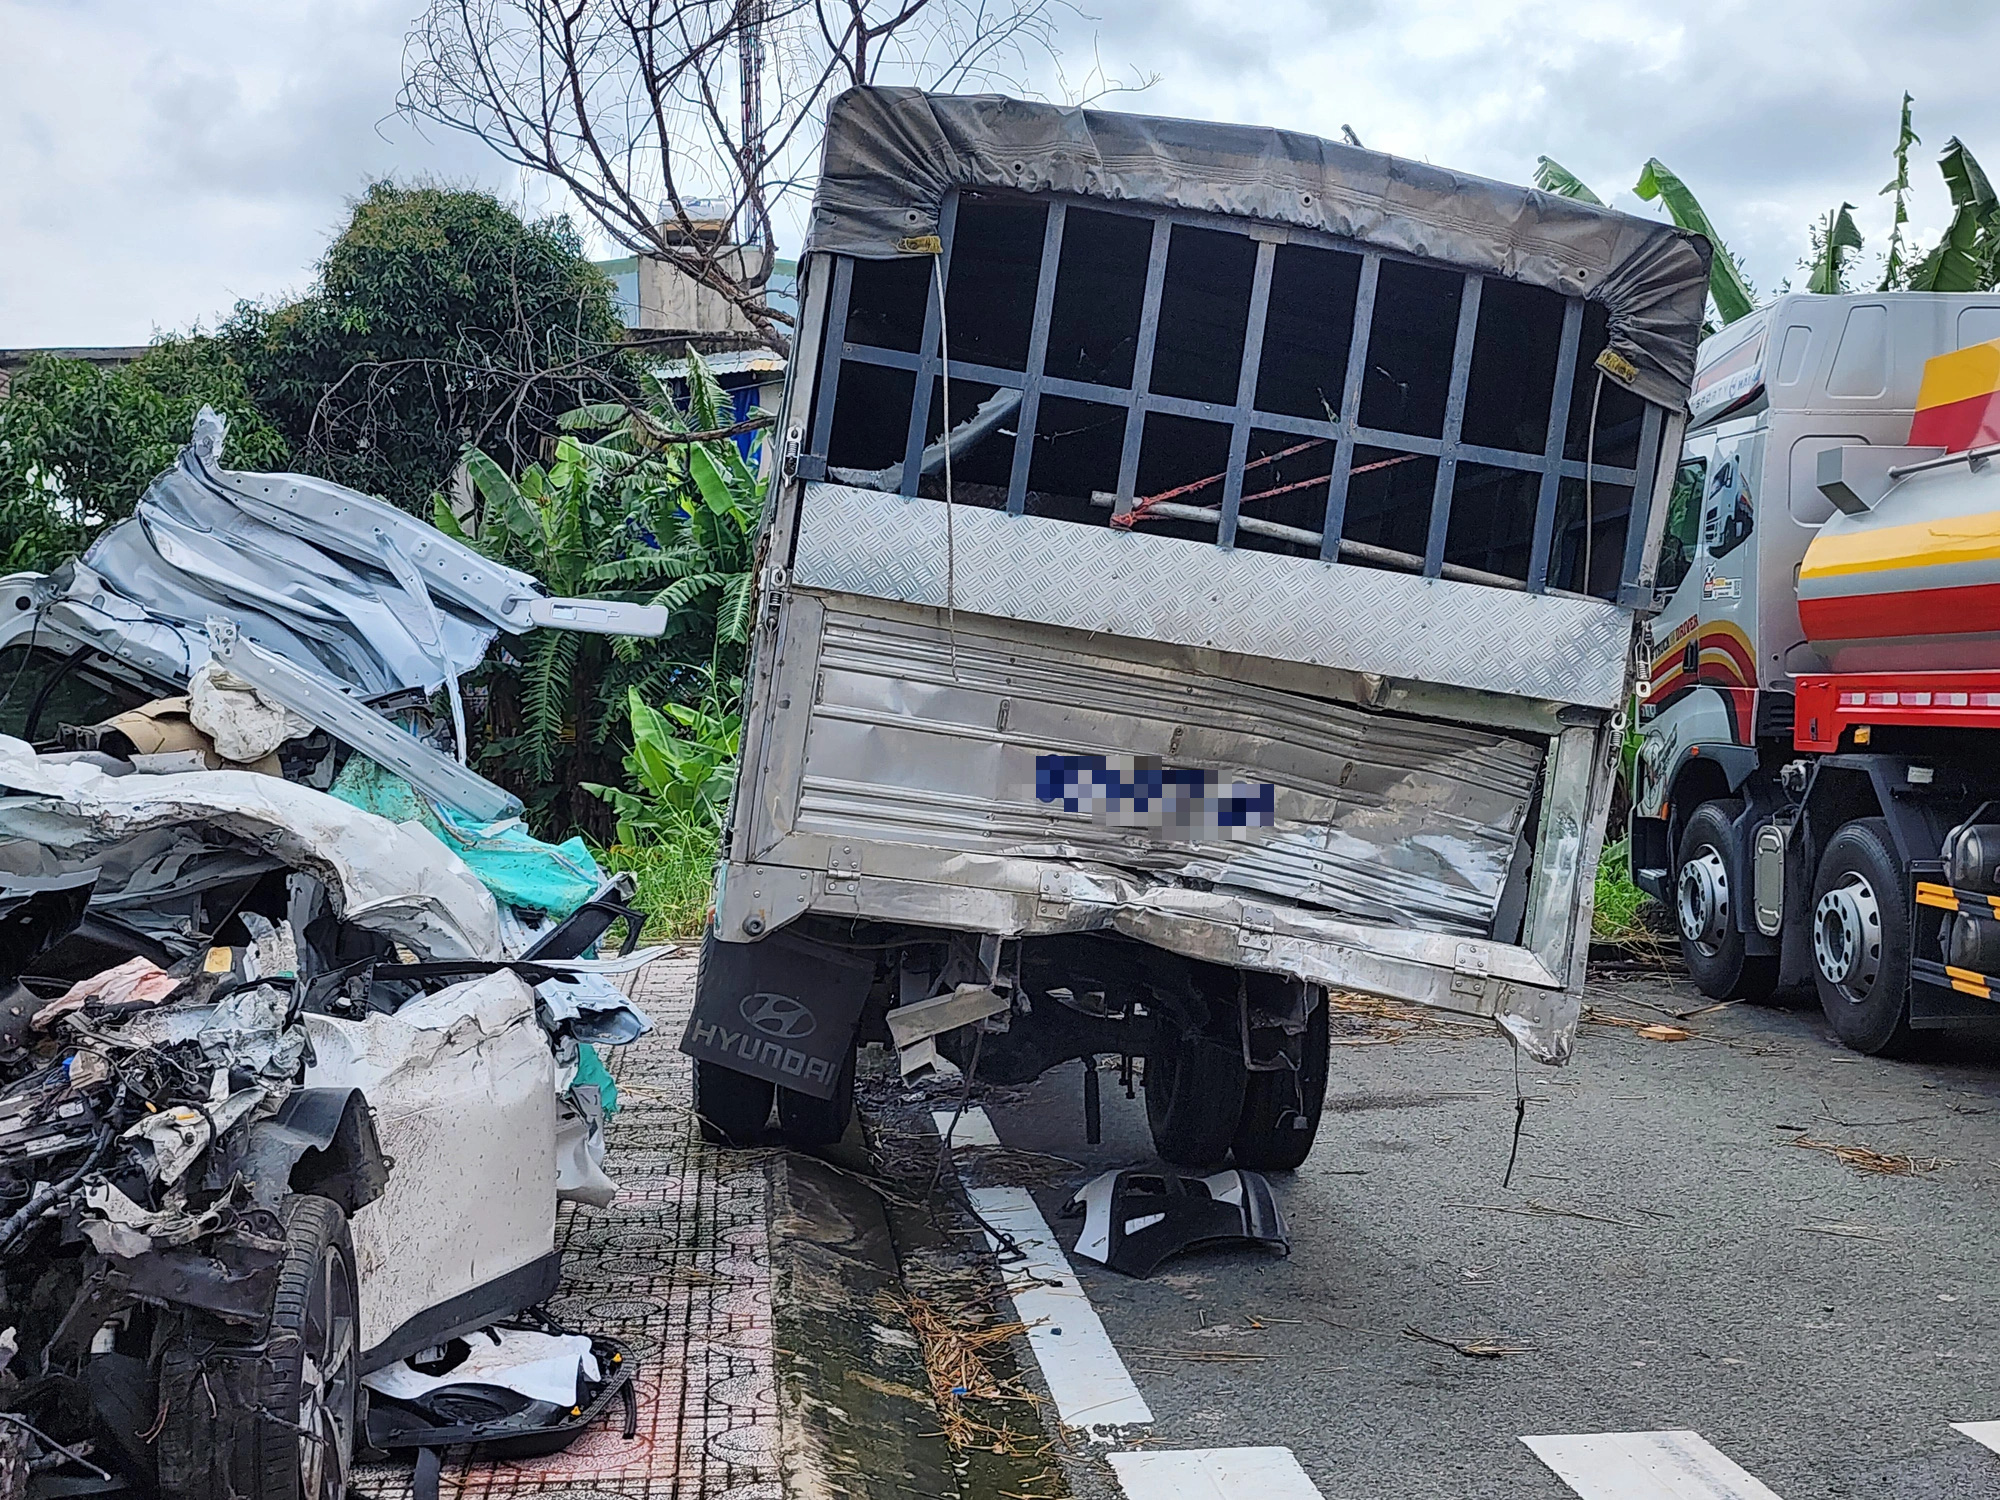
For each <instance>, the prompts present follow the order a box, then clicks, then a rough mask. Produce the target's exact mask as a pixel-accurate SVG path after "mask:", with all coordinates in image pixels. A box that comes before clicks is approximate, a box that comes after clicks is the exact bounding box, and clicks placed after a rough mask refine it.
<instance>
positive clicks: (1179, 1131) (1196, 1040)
mask: <svg viewBox="0 0 2000 1500" xmlns="http://www.w3.org/2000/svg"><path fill="white" fill-rule="evenodd" d="M1249 1081H1250V1070H1249V1069H1248V1068H1246V1067H1244V1066H1243V1049H1242V1047H1241V1046H1240V1045H1239V1044H1238V1043H1237V1042H1235V1041H1234V1040H1231V1041H1229V1042H1218V1041H1214V1040H1212V1039H1210V1038H1208V1037H1205V1036H1203V1035H1202V1034H1201V1033H1200V1032H1198V1031H1189V1030H1183V1029H1181V1028H1179V1027H1176V1026H1174V1025H1173V1024H1172V1022H1170V1021H1168V1020H1167V1019H1166V1018H1165V1017H1162V1018H1161V1025H1160V1047H1159V1050H1158V1051H1157V1052H1154V1053H1151V1054H1149V1055H1148V1056H1147V1058H1146V1124H1147V1125H1148V1126H1149V1127H1150V1128H1151V1130H1152V1133H1153V1149H1154V1150H1155V1151H1157V1152H1159V1153H1160V1157H1161V1159H1162V1160H1163V1161H1168V1162H1171V1163H1173V1164H1174V1165H1175V1166H1177V1167H1219V1166H1221V1165H1222V1160H1223V1158H1224V1157H1226V1156H1227V1155H1228V1154H1229V1147H1230V1145H1231V1144H1232V1143H1233V1142H1234V1140H1235V1139H1236V1130H1237V1126H1238V1125H1239V1123H1240V1122H1241V1121H1242V1119H1243V1101H1244V1097H1245V1094H1246V1093H1247V1091H1248V1087H1249Z"/></svg>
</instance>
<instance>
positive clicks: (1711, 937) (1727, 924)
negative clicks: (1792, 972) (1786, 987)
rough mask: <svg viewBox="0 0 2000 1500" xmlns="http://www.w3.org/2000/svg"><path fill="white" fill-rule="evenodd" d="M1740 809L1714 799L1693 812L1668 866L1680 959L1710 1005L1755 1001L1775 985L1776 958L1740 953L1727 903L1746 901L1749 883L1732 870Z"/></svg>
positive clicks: (1726, 800)
mask: <svg viewBox="0 0 2000 1500" xmlns="http://www.w3.org/2000/svg"><path fill="white" fill-rule="evenodd" d="M1742 812H1743V804H1742V803H1741V802H1740V801H1738V800H1737V799H1736V798H1734V797H1717V798H1715V799H1714V800H1712V801H1709V802H1704V803H1702V804H1701V806H1699V807H1697V808H1696V809H1695V810H1694V815H1693V816H1692V817H1690V818H1689V819H1688V820H1687V826H1686V827H1685V828H1684V829H1682V830H1681V844H1680V852H1679V856H1678V857H1677V858H1676V859H1675V861H1674V925H1675V927H1676V928H1677V929H1678V930H1679V932H1680V939H1681V957H1682V958H1683V959H1684V960H1685V961H1686V962H1687V966H1688V973H1690V974H1691V975H1693V976H1694V982H1695V985H1696V987H1697V988H1699V989H1700V990H1701V992H1702V993H1703V994H1704V995H1706V996H1708V997H1709V999H1711V1000H1761V999H1763V998H1764V997H1765V996H1767V995H1769V994H1770V993H1771V991H1772V990H1774V989H1776V988H1777V984H1778V957H1777V955H1776V954H1751V953H1746V952H1745V951H1744V941H1743V934H1742V933H1741V932H1739V931H1738V930H1737V928H1736V923H1735V920H1734V911H1735V908H1734V906H1733V905H1732V903H1733V902H1737V901H1744V900H1747V899H1749V883H1748V881H1747V880H1746V879H1744V878H1743V872H1742V871H1740V870H1738V869H1737V868H1736V857H1735V853H1734V850H1735V840H1734V838H1733V837H1732V836H1731V833H1730V825H1731V824H1732V823H1734V822H1735V821H1736V819H1737V818H1738V817H1739V816H1741V814H1742Z"/></svg>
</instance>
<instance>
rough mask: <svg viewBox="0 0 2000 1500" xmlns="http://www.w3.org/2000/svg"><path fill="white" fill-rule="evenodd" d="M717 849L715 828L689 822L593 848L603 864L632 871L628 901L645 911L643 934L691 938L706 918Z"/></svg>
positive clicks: (699, 929) (699, 932)
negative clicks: (633, 889) (636, 842)
mask: <svg viewBox="0 0 2000 1500" xmlns="http://www.w3.org/2000/svg"><path fill="white" fill-rule="evenodd" d="M718 852H719V851H718V834H717V832H716V830H715V829H713V828H708V827H704V826H701V825H699V824H689V825H688V826H686V827H684V828H682V829H680V830H679V831H678V832H676V833H674V834H672V835H670V836H669V837H667V838H665V839H662V840H659V841H657V842H653V843H648V844H645V845H642V846H640V847H637V848H634V847H631V846H629V845H624V844H614V845H612V846H611V847H610V848H606V849H599V850H597V851H596V854H597V859H598V862H599V863H600V864H602V865H603V866H604V867H605V868H606V869H609V870H630V871H631V872H632V873H633V874H634V875H636V876H637V877H638V879H639V893H638V895H637V896H636V897H634V901H635V902H636V904H637V905H638V907H639V909H640V910H641V911H643V912H644V913H645V914H646V936H647V937H649V938H694V937H699V936H700V935H701V928H702V923H703V922H705V921H706V920H707V918H708V904H709V898H710V897H711V895H712V894H713V892H714V885H715V861H716V856H717V854H718Z"/></svg>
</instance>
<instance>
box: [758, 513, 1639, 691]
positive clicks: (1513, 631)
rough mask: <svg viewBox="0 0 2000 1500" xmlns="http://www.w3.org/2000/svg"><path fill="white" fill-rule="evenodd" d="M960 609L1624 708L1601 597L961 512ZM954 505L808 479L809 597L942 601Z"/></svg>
mask: <svg viewBox="0 0 2000 1500" xmlns="http://www.w3.org/2000/svg"><path fill="white" fill-rule="evenodd" d="M950 520H951V530H952V536H951V552H952V556H951V568H950V572H951V573H952V575H953V578H954V584H953V589H952V594H953V597H952V601H951V602H952V604H953V607H954V608H956V609H958V610H960V611H963V612H965V613H967V614H978V615H997V616H1000V617H1002V618H1006V619H1015V620H1028V621H1034V622H1036V623H1040V624H1044V625H1056V626H1062V627H1065V628H1068V629H1071V630H1086V631H1102V632H1109V633H1111V634H1113V635H1123V636H1132V637H1136V638H1138V639H1141V640H1152V641H1167V642H1172V643H1174V644H1176V645H1183V646H1205V647H1211V648H1213V649H1216V650H1221V651H1236V652H1242V653H1244V654H1246V655H1250V656H1261V657H1267V658H1270V659H1272V660H1276V661H1296V662H1305V663H1309V664H1311V665H1314V666H1324V667H1336V668H1345V669H1347V670H1350V671H1358V672H1379V673H1381V674H1382V675H1384V676H1387V677H1400V678H1404V679H1407V680H1412V681H1416V682H1427V683H1439V684H1443V685H1446V686H1451V687H1465V688H1478V689H1483V690H1485V691H1487V692H1496V693H1511V694H1516V695H1519V696H1522V697H1528V698H1540V699H1547V700H1551V701H1554V702H1558V703H1574V704H1581V705H1586V706H1588V707H1591V708H1604V709H1611V708H1616V707H1618V706H1619V705H1620V704H1621V703H1622V702H1623V701H1624V697H1625V669H1626V662H1627V657H1628V644H1629V642H1630V639H1631V630H1632V617H1631V615H1630V613H1629V612H1628V611H1626V610H1624V609H1621V608H1619V607H1618V606H1617V605H1613V604H1606V603H1603V602H1602V601H1599V600H1586V599H1572V598H1565V597H1557V596H1551V595H1546V594H1525V593H1521V594H1517V593H1513V592H1511V591H1509V590H1507V589H1498V588H1488V587H1486V586H1484V585H1481V584H1471V583H1455V582H1451V581H1449V580H1446V579H1439V578H1415V577H1411V576H1408V575H1406V574H1401V573H1387V572H1381V571H1378V570H1376V569H1373V568H1357V567H1352V566H1348V565H1346V564H1341V563H1322V562H1316V561H1313V560H1311V559H1308V558H1296V557H1281V556H1277V555H1275V554H1272V553H1266V552H1242V551H1236V552H1225V551H1223V550H1222V549H1221V548H1219V547H1213V546H1208V545H1205V544H1202V543H1198V542H1187V541H1180V540H1177V539H1174V538H1170V537H1159V536H1147V535H1145V534H1143V533H1138V532H1127V531H1114V530H1113V529H1112V528H1110V527H1108V526H1102V527H1099V526H1079V525H1075V524H1073V523H1071V522H1067V521H1052V520H1048V519H1046V518H1043V517H1037V516H1010V515H1007V514H1006V513H1005V512H1002V511H992V510H982V509H976V508H973V507H970V506H957V507H954V509H953V512H952V515H951V517H950ZM945 523H946V514H945V507H944V506H943V505H940V504H938V503H937V502H936V501H934V500H906V499H903V498H902V497H900V496H897V495H887V494H882V493H879V492H877V491H874V490H861V489H854V488H851V487H849V486H846V485H837V484H817V483H815V484H809V485H807V486H806V494H805V501H804V505H803V508H802V511H801V515H800V521H799V541H798V550H797V554H796V556H795V558H794V566H793V578H794V580H795V581H796V582H797V583H798V584H799V585H800V586H801V587H805V588H813V589H826V590H831V591H834V592H838V593H846V594H860V595H864V596H867V597H870V598H877V599H896V600H900V601H902V602H904V603H906V604H926V605H931V606H934V607H936V608H940V609H942V608H943V607H944V606H945V603H946V599H945V592H946V589H945V579H946V572H947V569H946V556H945V550H946V524H945Z"/></svg>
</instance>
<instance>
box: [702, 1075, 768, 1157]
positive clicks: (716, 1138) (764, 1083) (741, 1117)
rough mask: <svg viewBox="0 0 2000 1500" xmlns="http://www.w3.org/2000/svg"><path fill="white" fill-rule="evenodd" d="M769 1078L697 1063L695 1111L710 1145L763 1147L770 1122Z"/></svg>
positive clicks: (703, 1135)
mask: <svg viewBox="0 0 2000 1500" xmlns="http://www.w3.org/2000/svg"><path fill="white" fill-rule="evenodd" d="M772 1092H773V1089H772V1085H771V1082H770V1080H769V1079H765V1078H752V1077H751V1076H750V1075H749V1074H748V1073H739V1072H737V1071H736V1070H735V1069H734V1068H725V1067H724V1066H723V1065H722V1064H721V1063H718V1062H704V1061H701V1060H700V1059H697V1060H696V1062H695V1065H694V1113H695V1119H696V1121H697V1122H698V1123H699V1124H700V1126H701V1138H702V1139H703V1140H705V1141H707V1142H708V1143H709V1145H711V1146H761V1145H763V1144H764V1131H765V1127H766V1126H768V1125H769V1124H770V1122H771V1095H772Z"/></svg>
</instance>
